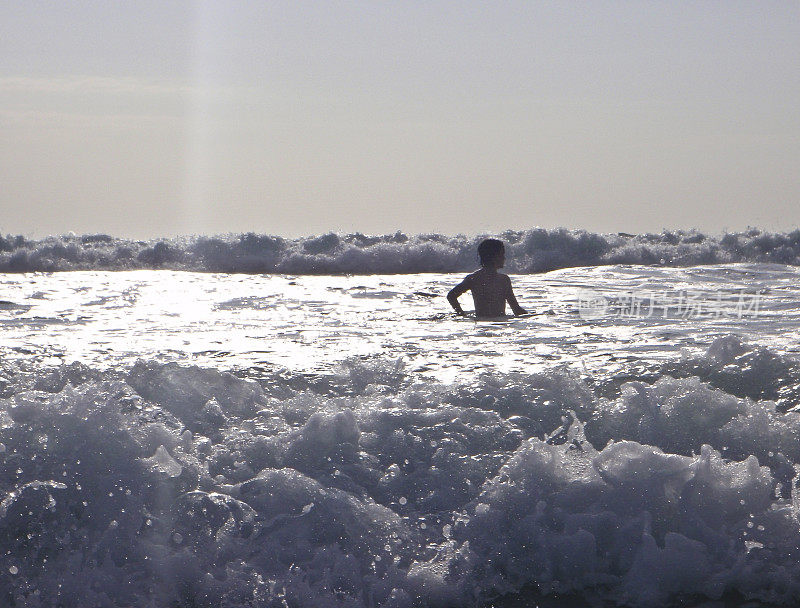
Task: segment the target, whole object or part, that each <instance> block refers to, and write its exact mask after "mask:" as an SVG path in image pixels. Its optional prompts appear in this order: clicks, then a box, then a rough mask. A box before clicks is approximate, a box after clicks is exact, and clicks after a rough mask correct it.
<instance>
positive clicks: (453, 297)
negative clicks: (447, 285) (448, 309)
mask: <svg viewBox="0 0 800 608" xmlns="http://www.w3.org/2000/svg"><path fill="white" fill-rule="evenodd" d="M471 278H472V276H471V275H470V276H468V277H467V278H466V279H464V280H463V281H461V282H460V283H459V284H458V285H456V286H455V287H453V289H451V290H450V293H448V294H447V301H448V302H450V306H452V307H453V309H454V310H455V311H456V312H457V313H458V314H460V315H463V314H464V310H463V309H462V308H461V304H459V303H458V296H460V295H461V294H463V293H465V292H467V291H469V290H470V289H471V282H470V279H471Z"/></svg>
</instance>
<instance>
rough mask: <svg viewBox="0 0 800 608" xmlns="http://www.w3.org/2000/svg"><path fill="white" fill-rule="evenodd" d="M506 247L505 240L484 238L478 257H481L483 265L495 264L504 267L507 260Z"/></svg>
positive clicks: (479, 247) (479, 246)
mask: <svg viewBox="0 0 800 608" xmlns="http://www.w3.org/2000/svg"><path fill="white" fill-rule="evenodd" d="M505 253H506V248H505V245H503V241H498V240H497V239H484V240H483V241H481V244H480V245H478V257H479V258H480V259H481V266H494V267H495V268H502V267H503V262H504V261H505V259H504V258H505Z"/></svg>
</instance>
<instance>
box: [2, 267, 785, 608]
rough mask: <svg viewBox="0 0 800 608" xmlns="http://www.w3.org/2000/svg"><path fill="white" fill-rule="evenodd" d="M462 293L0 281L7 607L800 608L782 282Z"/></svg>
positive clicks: (769, 278) (203, 280) (705, 278)
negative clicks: (492, 307)
mask: <svg viewBox="0 0 800 608" xmlns="http://www.w3.org/2000/svg"><path fill="white" fill-rule="evenodd" d="M460 278H461V275H459V274H404V275H380V274H373V275H365V276H324V275H323V276H311V275H285V274H274V275H238V274H209V273H192V272H178V271H169V270H139V271H125V272H108V271H86V272H69V273H54V274H40V273H36V274H31V273H29V274H3V275H0V288H1V289H2V292H1V293H2V295H0V300H2V301H0V327H1V328H2V330H1V331H0V355H1V356H2V371H1V374H0V397H2V398H1V399H0V442H1V443H0V539H2V546H3V547H4V548H5V550H4V552H3V553H2V555H0V605H10V606H55V605H58V604H59V603H60V604H62V605H64V606H170V605H179V606H285V605H288V606H383V607H387V608H388V607H394V608H400V607H406V606H408V607H410V606H414V605H425V606H473V605H480V604H481V603H487V602H493V601H494V602H498V601H499V602H501V603H502V602H507V603H513V602H520V601H524V598H526V597H534V596H535V597H537V598H539V597H540V595H541V594H545V595H547V596H554V595H556V594H557V595H559V596H564V595H565V594H569V595H571V596H572V597H573V598H578V599H576V600H575V601H582V600H581V599H580V598H583V599H587V600H589V599H595V600H596V599H598V598H602V599H603V600H605V601H608V602H611V603H612V604H617V605H633V606H658V605H663V606H666V605H672V604H676V603H679V602H681V601H687V599H688V600H691V601H695V602H699V601H702V600H703V599H704V598H705V599H708V598H710V599H718V598H721V597H725V598H728V599H729V600H730V599H731V598H734V599H736V598H738V599H739V600H741V599H742V598H749V599H757V600H760V601H765V602H774V603H780V604H786V605H795V604H796V603H797V602H798V601H800V584H798V582H797V581H799V580H800V560H798V558H799V557H800V524H798V519H797V516H798V509H800V500H798V497H797V496H796V492H795V491H794V480H795V476H796V474H797V471H798V468H797V467H798V466H800V435H798V432H800V414H798V413H795V412H794V411H793V408H795V407H796V406H798V405H800V363H798V361H797V360H796V359H795V355H794V353H796V352H797V350H798V345H797V339H798V335H800V333H798V328H800V281H798V279H800V271H798V269H797V268H795V267H792V266H784V265H778V264H756V263H747V264H728V265H719V266H688V267H683V268H666V267H646V266H597V267H583V268H568V269H562V270H558V271H554V272H550V273H546V274H536V275H518V276H513V277H512V278H513V283H514V287H515V290H516V292H517V295H518V298H519V300H520V303H521V304H522V305H523V306H524V307H526V308H527V309H528V310H529V311H531V312H533V313H535V314H534V315H533V316H531V317H526V318H519V319H509V320H493V321H475V320H474V319H463V318H455V317H453V316H452V315H450V314H449V310H448V305H447V302H446V300H445V299H444V297H443V296H444V294H445V293H446V292H447V290H448V289H449V288H450V287H452V286H453V285H454V284H455V283H456V282H457V281H458V280H459V279H460ZM464 303H465V308H471V306H470V305H469V304H468V296H466V297H465V298H464ZM501 597H502V598H503V599H499V600H498V598H501ZM514 605H519V604H514Z"/></svg>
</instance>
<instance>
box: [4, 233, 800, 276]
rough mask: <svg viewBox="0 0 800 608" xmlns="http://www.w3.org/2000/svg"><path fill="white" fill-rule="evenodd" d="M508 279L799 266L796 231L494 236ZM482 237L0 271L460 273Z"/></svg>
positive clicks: (142, 250) (88, 260)
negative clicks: (588, 271)
mask: <svg viewBox="0 0 800 608" xmlns="http://www.w3.org/2000/svg"><path fill="white" fill-rule="evenodd" d="M495 236H499V238H502V239H503V240H504V241H505V243H506V246H507V249H508V252H509V256H508V263H507V266H506V268H507V270H508V271H509V272H513V273H534V272H546V271H549V270H555V269H558V268H566V267H573V266H595V265H604V264H656V265H667V266H692V265H697V264H721V263H730V262H768V263H780V264H793V265H798V264H800V230H795V231H794V232H791V233H768V232H762V231H761V230H757V229H751V230H748V231H746V232H739V233H728V234H724V235H722V236H709V235H705V234H702V233H700V232H697V231H681V230H678V231H665V232H662V233H661V234H641V235H629V234H625V233H619V234H596V233H590V232H585V231H579V230H566V229H563V228H560V229H554V230H546V229H542V228H536V229H532V230H524V231H513V230H508V231H506V232H504V233H502V234H500V235H495ZM481 238H484V237H478V236H463V235H459V236H445V235H441V234H422V235H412V236H407V235H405V234H403V233H400V232H398V233H396V234H393V235H384V236H366V235H363V234H360V233H356V234H346V235H340V234H335V233H329V234H324V235H321V236H314V237H305V238H298V239H287V238H282V237H278V236H267V235H259V234H253V233H248V234H241V235H228V236H220V237H204V236H198V237H180V238H174V239H164V240H158V241H132V240H125V239H120V238H116V237H112V236H109V235H105V234H87V235H83V236H74V235H63V236H58V237H47V238H44V239H41V240H31V239H26V238H24V237H22V236H16V237H15V236H7V237H0V272H32V271H44V272H52V271H60V270H132V269H140V268H146V269H153V268H167V269H173V270H192V271H209V272H227V273H230V272H243V273H248V272H249V273H262V272H264V273H287V274H395V273H417V272H463V271H469V270H472V269H473V268H474V267H475V265H476V254H475V252H476V247H477V244H478V242H479V241H480V240H481Z"/></svg>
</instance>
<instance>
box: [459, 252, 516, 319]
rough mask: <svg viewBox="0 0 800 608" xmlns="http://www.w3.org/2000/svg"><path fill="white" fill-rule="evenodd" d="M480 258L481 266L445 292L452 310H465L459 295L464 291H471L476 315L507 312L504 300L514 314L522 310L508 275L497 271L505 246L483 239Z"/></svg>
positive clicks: (491, 315) (502, 258)
mask: <svg viewBox="0 0 800 608" xmlns="http://www.w3.org/2000/svg"><path fill="white" fill-rule="evenodd" d="M478 254H479V255H480V258H481V266H482V267H481V269H480V270H478V271H476V272H473V273H472V274H470V275H467V277H466V278H465V279H464V280H463V281H461V283H459V284H458V285H456V286H455V287H454V288H453V289H452V290H450V293H448V294H447V300H448V301H449V302H450V304H451V305H452V307H453V308H454V309H455V311H456V312H457V313H459V314H464V311H463V310H462V309H461V305H460V304H459V303H458V297H459V296H460V295H461V294H463V293H465V292H466V291H472V300H473V301H474V302H475V316H477V317H501V316H503V315H505V314H506V302H508V303H509V304H510V305H511V310H513V311H514V314H515V315H521V314H525V309H523V308H522V307H521V306H520V305H519V304H518V303H517V298H516V297H514V291H513V289H511V279H510V278H508V275H506V274H502V273H500V272H497V269H498V268H502V267H503V264H504V263H505V247H503V243H502V242H501V241H498V240H496V239H486V240H485V241H483V242H482V243H481V244H480V245H479V246H478Z"/></svg>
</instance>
